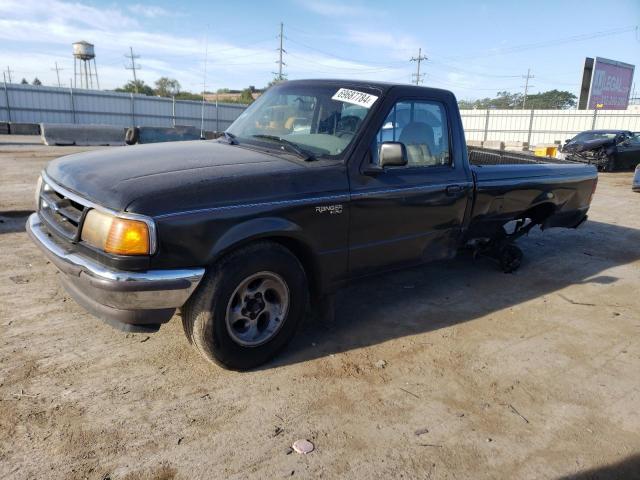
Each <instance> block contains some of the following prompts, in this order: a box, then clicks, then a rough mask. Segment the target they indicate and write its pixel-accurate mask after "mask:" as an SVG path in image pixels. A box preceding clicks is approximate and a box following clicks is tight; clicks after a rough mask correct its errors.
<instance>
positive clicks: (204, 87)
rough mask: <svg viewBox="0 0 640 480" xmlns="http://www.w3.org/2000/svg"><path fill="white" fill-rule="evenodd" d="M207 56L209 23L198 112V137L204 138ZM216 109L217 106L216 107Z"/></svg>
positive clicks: (205, 38) (205, 39)
mask: <svg viewBox="0 0 640 480" xmlns="http://www.w3.org/2000/svg"><path fill="white" fill-rule="evenodd" d="M208 56H209V25H207V34H206V35H205V37H204V75H203V78H202V110H201V112H200V139H204V92H205V91H206V90H207V58H208ZM216 111H217V107H216Z"/></svg>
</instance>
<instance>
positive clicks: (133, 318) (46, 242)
mask: <svg viewBox="0 0 640 480" xmlns="http://www.w3.org/2000/svg"><path fill="white" fill-rule="evenodd" d="M26 227H27V232H28V233H29V236H30V237H31V239H32V240H33V241H34V243H35V244H36V245H38V246H39V247H40V248H41V249H42V251H43V252H44V253H45V255H46V256H47V257H48V258H49V260H50V261H51V262H52V263H53V264H54V265H55V266H56V267H58V269H59V270H60V271H61V272H62V275H61V276H60V279H61V281H62V284H63V285H64V287H65V288H66V289H67V291H68V292H69V294H70V295H71V296H72V297H73V298H74V299H75V300H76V301H77V302H78V303H79V304H80V305H82V306H83V307H84V308H85V309H86V310H88V311H89V312H90V313H91V314H93V315H95V316H96V317H98V318H100V319H102V320H104V321H106V322H107V323H109V324H110V325H112V326H114V327H116V328H119V329H121V330H125V331H129V332H150V331H156V330H158V328H159V327H160V324H162V323H166V322H168V321H169V320H170V319H171V317H172V316H173V314H174V313H175V310H176V308H178V307H181V306H182V305H184V304H185V302H186V301H187V300H188V299H189V297H190V296H191V294H192V293H193V291H194V290H195V289H196V287H197V286H198V284H199V283H200V280H201V279H202V277H203V275H204V268H188V269H179V270H149V271H146V272H126V271H121V270H112V269H109V268H107V267H105V266H104V265H101V264H100V263H98V262H96V261H95V260H92V259H90V258H87V257H85V256H82V255H79V254H77V253H75V252H71V251H69V250H67V249H66V248H65V246H64V245H62V244H60V243H58V242H57V241H56V240H55V239H54V238H53V237H52V236H51V235H50V234H49V233H48V232H47V231H46V230H45V228H44V226H43V224H42V222H41V221H40V218H39V217H38V214H37V213H33V214H32V215H31V216H30V217H29V219H28V220H27V225H26Z"/></svg>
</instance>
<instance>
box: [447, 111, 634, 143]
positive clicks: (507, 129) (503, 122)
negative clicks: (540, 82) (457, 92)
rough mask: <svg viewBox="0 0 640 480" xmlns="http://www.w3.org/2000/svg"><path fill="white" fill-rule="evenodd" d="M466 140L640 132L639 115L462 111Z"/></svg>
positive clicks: (546, 140) (545, 138)
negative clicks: (624, 131)
mask: <svg viewBox="0 0 640 480" xmlns="http://www.w3.org/2000/svg"><path fill="white" fill-rule="evenodd" d="M460 115H461V116H462V124H463V125H464V132H465V135H466V137H467V140H500V141H503V142H508V141H517V142H529V143H530V144H531V145H536V144H543V143H553V142H555V141H557V140H560V141H562V142H564V141H565V140H566V139H568V138H571V137H573V136H574V135H576V134H577V133H580V132H582V131H584V130H596V129H620V130H631V131H632V132H638V131H640V112H638V111H630V110H460Z"/></svg>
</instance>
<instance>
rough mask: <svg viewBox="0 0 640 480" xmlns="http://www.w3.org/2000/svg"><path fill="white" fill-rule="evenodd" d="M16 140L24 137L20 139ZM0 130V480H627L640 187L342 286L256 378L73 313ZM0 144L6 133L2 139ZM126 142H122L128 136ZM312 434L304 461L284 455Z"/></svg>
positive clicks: (622, 182) (606, 178) (633, 405)
mask: <svg viewBox="0 0 640 480" xmlns="http://www.w3.org/2000/svg"><path fill="white" fill-rule="evenodd" d="M13 138H14V139H15V137H13ZM8 141H14V140H13V139H11V137H3V138H0V221H1V223H0V264H1V265H2V267H1V268H0V478H3V479H5V478H16V479H30V478H34V479H36V478H38V479H39V478H60V479H62V478H64V479H76V478H77V479H81V478H90V479H94V478H95V479H106V478H110V479H112V480H115V479H139V478H140V479H142V478H145V479H155V478H159V479H170V478H182V479H187V478H189V479H191V478H281V477H293V478H317V477H319V478H367V479H369V478H401V477H403V478H434V479H449V478H451V479H453V478H474V479H485V478H486V479H490V478H491V479H494V478H518V479H522V478H576V479H588V478H589V479H591V478H625V479H627V478H639V476H640V473H639V472H640V408H639V407H640V382H639V381H640V294H639V293H640V208H639V207H640V194H637V193H633V192H632V191H631V187H630V184H631V177H632V174H631V173H627V172H622V173H614V174H602V175H601V176H600V182H599V186H598V191H597V193H596V196H595V199H594V205H593V208H592V210H591V213H590V221H589V222H587V223H586V224H585V225H584V227H583V228H581V229H579V230H577V231H565V230H551V231H548V232H545V233H544V234H542V233H540V232H539V231H536V232H534V233H532V234H531V235H530V236H529V237H527V238H525V239H523V240H522V241H521V242H520V245H521V246H522V248H523V250H524V251H525V262H524V264H523V266H522V267H521V269H520V270H519V271H518V272H517V273H515V274H512V275H507V274H503V273H501V272H499V271H498V269H497V268H496V266H495V265H494V264H492V263H491V262H489V261H485V260H479V261H475V262H474V261H472V260H471V259H469V258H458V259H455V260H453V261H449V262H443V263H437V264H433V265H429V266H426V267H423V268H418V269H413V270H409V271H405V272H400V273H395V274H391V275H386V276H382V277H376V278H372V279H369V280H367V281H364V282H360V283H357V284H355V285H353V286H352V287H350V288H349V289H347V290H345V291H343V292H341V294H340V295H339V296H338V299H337V314H336V318H335V320H333V321H327V320H323V321H320V322H318V321H315V322H314V321H312V320H311V319H309V320H308V321H307V322H306V323H305V324H304V325H303V326H302V328H301V330H300V332H299V334H298V335H297V337H296V338H295V340H294V342H293V344H292V345H291V347H290V348H289V349H288V350H287V351H286V352H285V353H284V354H283V355H282V356H281V357H279V358H278V359H277V361H276V362H274V363H271V364H269V365H267V366H265V367H264V368H262V369H261V370H259V371H254V372H249V373H234V372H228V371H225V370H222V369H220V368H217V367H214V366H212V365H210V364H208V363H206V362H205V361H204V360H203V359H201V358H200V357H199V356H198V354H197V353H196V352H195V351H193V350H192V349H191V348H190V347H189V345H188V343H187V341H186V338H185V337H184V335H183V333H182V327H181V325H180V321H179V319H177V318H174V319H173V320H172V321H171V322H170V323H169V324H167V325H165V326H163V327H162V328H161V330H160V332H158V333H157V334H153V335H151V336H147V335H140V334H137V335H136V334H124V333H121V332H118V331H115V330H113V329H112V328H110V327H108V326H106V325H104V324H103V323H101V322H100V321H99V320H96V319H94V318H93V317H91V316H89V315H88V314H86V313H85V312H84V311H83V310H82V309H81V308H80V307H79V306H77V305H76V304H75V302H74V301H73V300H71V299H70V298H69V296H68V295H67V294H66V293H65V292H64V290H63V289H62V288H61V287H60V286H59V283H58V281H57V278H56V276H57V273H56V272H55V269H54V268H53V267H52V266H51V265H50V264H48V263H47V262H46V260H45V258H44V257H43V256H42V255H41V254H40V253H39V251H38V250H37V249H36V247H35V246H33V245H32V244H31V242H30V241H29V240H28V239H27V235H26V233H25V232H24V222H25V219H26V215H27V213H28V211H29V210H31V209H32V203H33V200H32V198H33V193H32V192H33V186H34V183H35V179H36V177H37V174H38V172H39V171H40V170H41V169H42V167H43V166H44V165H45V163H46V162H47V161H48V160H50V159H51V158H54V157H57V156H60V155H63V154H66V153H69V152H72V151H79V150H84V149H86V148H71V147H67V148H63V147H45V146H41V145H37V144H35V142H34V143H33V144H31V145H24V144H23V145H12V144H9V143H8ZM2 142H4V143H2ZM125 148H126V147H125ZM302 438H306V439H309V440H311V441H312V442H313V443H314V444H315V446H316V450H315V451H313V452H312V453H310V454H308V455H299V454H297V453H290V451H289V446H290V445H291V444H292V442H293V441H295V440H297V439H302Z"/></svg>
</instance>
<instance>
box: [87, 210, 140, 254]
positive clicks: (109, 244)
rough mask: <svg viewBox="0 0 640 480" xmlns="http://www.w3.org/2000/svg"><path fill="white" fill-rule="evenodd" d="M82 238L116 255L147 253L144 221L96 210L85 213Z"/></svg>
mask: <svg viewBox="0 0 640 480" xmlns="http://www.w3.org/2000/svg"><path fill="white" fill-rule="evenodd" d="M82 240H84V241H85V242H87V243H89V244H90V245H93V246H94V247H97V248H100V249H102V250H104V251H105V252H108V253H115V254H116V255H148V254H149V246H150V242H149V227H148V226H147V224H146V223H145V222H141V221H139V220H131V219H128V218H119V217H115V216H113V215H109V214H107V213H103V212H100V211H98V210H91V211H90V212H89V213H88V214H87V218H86V219H85V221H84V227H83V228H82Z"/></svg>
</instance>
